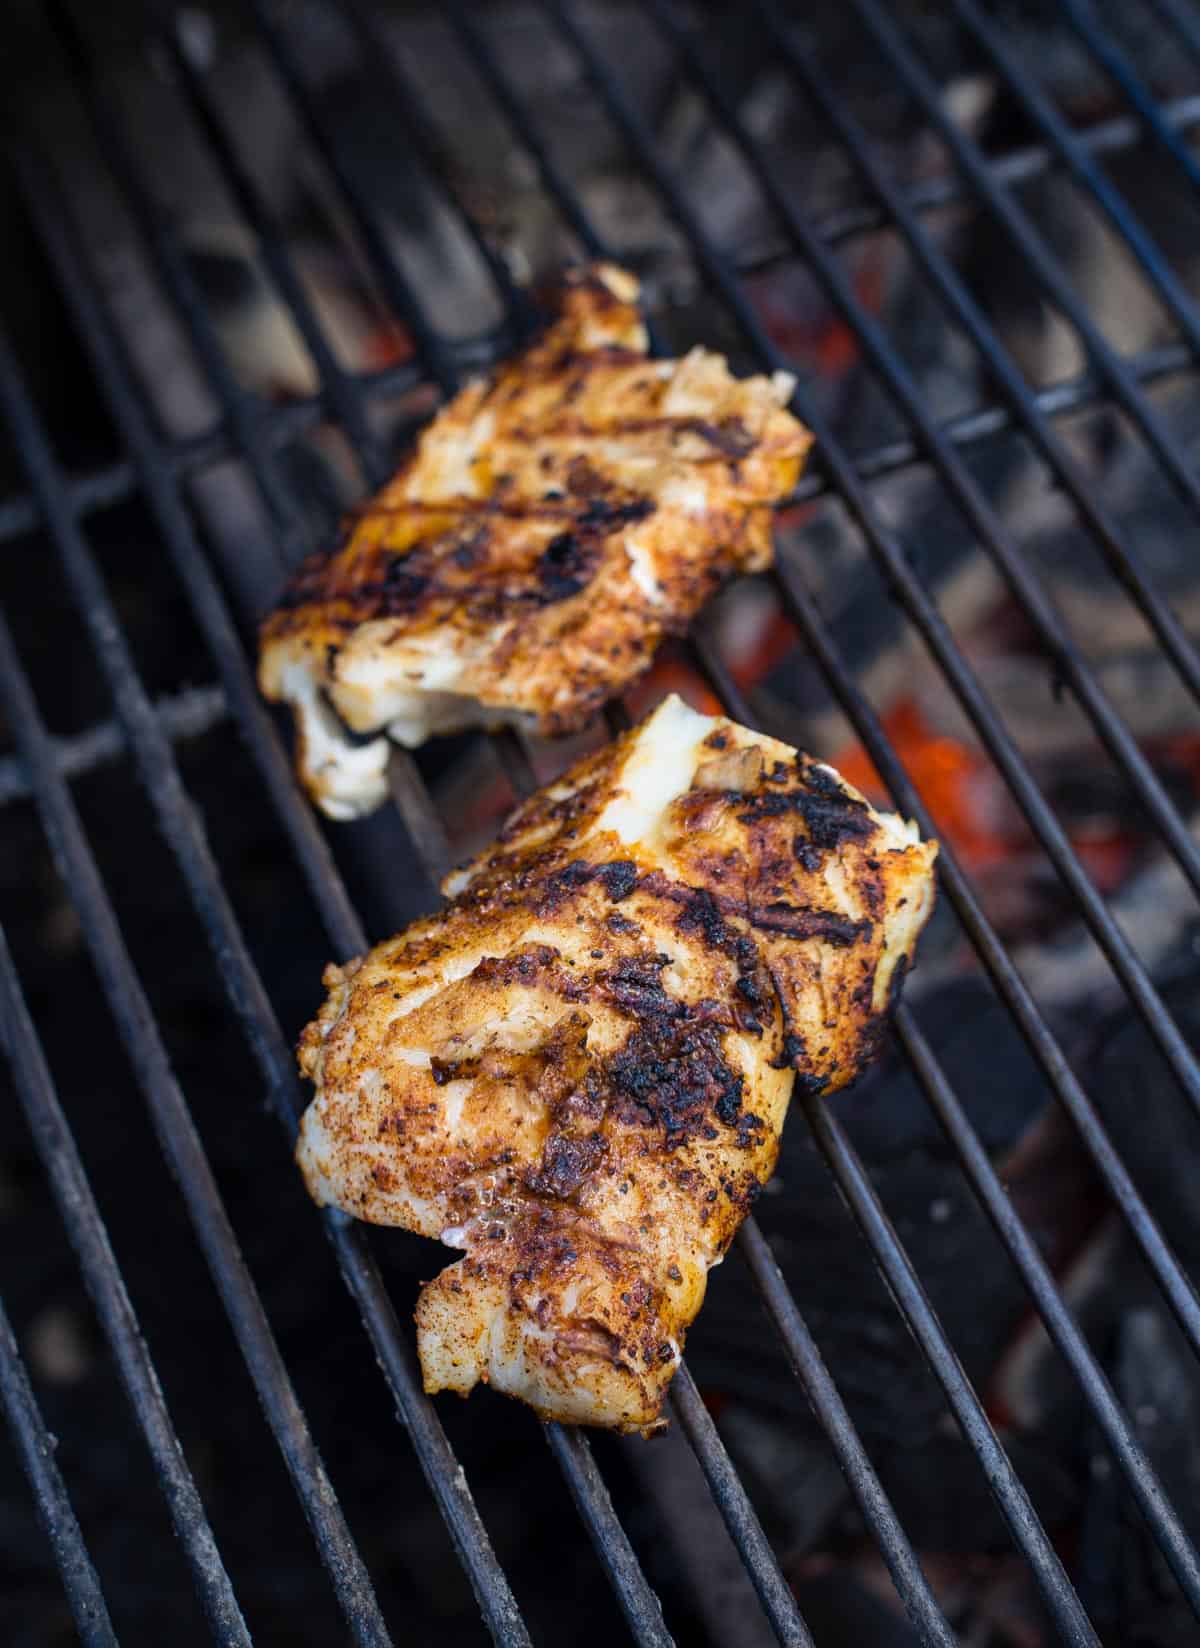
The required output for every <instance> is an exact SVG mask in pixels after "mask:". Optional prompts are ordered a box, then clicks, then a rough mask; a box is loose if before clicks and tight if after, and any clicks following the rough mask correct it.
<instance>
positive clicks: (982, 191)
mask: <svg viewBox="0 0 1200 1648" xmlns="http://www.w3.org/2000/svg"><path fill="white" fill-rule="evenodd" d="M851 4H852V5H853V7H854V10H855V13H856V14H857V16H858V17H859V18H860V20H861V21H862V23H863V26H864V28H866V30H867V31H868V33H869V34H870V36H871V38H872V39H873V40H874V41H875V43H876V45H877V46H878V48H879V50H880V51H881V52H882V53H883V55H884V56H885V58H886V59H887V61H888V63H889V65H890V66H891V67H893V68H894V69H895V70H896V72H897V74H898V76H899V78H900V80H901V81H902V83H903V84H904V85H905V86H906V87H907V88H908V90H909V91H910V93H911V94H912V96H913V97H914V98H915V99H916V101H917V103H918V105H919V107H920V108H921V110H922V113H923V114H924V115H925V116H926V118H927V119H928V120H929V123H930V125H931V126H932V127H933V129H934V130H935V131H936V132H937V133H938V136H939V137H940V138H941V139H942V141H943V142H944V143H945V145H946V147H947V149H948V150H949V152H950V153H951V154H952V155H953V156H954V160H955V163H956V165H957V166H958V167H959V169H960V170H961V171H962V173H963V175H964V176H965V177H966V178H967V179H968V180H969V181H970V182H971V184H972V185H973V186H974V188H975V190H976V192H977V194H978V195H979V197H980V199H981V200H982V201H983V202H984V204H985V205H986V206H987V208H988V210H989V212H990V213H991V214H992V215H993V216H994V217H995V218H996V220H997V221H998V222H999V223H1001V224H1002V225H1003V226H1004V229H1005V232H1006V233H1007V234H1008V235H1009V237H1010V238H1011V239H1012V241H1013V243H1014V245H1015V246H1016V248H1017V251H1018V253H1019V254H1020V256H1021V258H1022V259H1023V261H1024V262H1025V263H1026V264H1027V265H1028V267H1029V268H1030V269H1032V270H1033V272H1034V273H1035V274H1036V275H1037V278H1038V281H1039V283H1040V284H1041V286H1042V288H1043V290H1044V291H1045V292H1046V293H1047V295H1048V296H1049V298H1050V300H1051V301H1052V303H1053V304H1054V306H1055V308H1056V309H1058V310H1060V311H1061V312H1062V314H1063V315H1065V316H1066V318H1067V319H1068V320H1069V321H1070V323H1071V325H1072V326H1073V327H1074V329H1075V331H1076V333H1077V334H1078V336H1079V338H1080V340H1081V342H1082V343H1083V345H1084V347H1085V349H1086V351H1087V354H1088V357H1089V359H1090V361H1091V364H1092V367H1093V369H1094V370H1095V371H1096V373H1097V374H1098V375H1099V376H1100V377H1101V378H1102V379H1103V380H1104V382H1105V383H1106V384H1107V386H1108V389H1109V392H1110V393H1111V395H1112V398H1113V399H1114V400H1115V401H1116V402H1117V404H1118V405H1119V406H1120V407H1121V408H1122V410H1123V411H1124V412H1125V413H1127V415H1128V416H1129V418H1130V419H1131V420H1132V422H1133V423H1134V424H1136V426H1137V427H1138V428H1139V429H1140V430H1141V432H1142V435H1143V437H1144V439H1145V441H1146V443H1147V445H1148V446H1149V447H1150V449H1151V450H1152V451H1153V452H1154V454H1155V456H1156V457H1157V459H1158V461H1159V464H1160V465H1161V467H1162V469H1163V471H1164V473H1165V474H1166V475H1167V476H1168V477H1169V478H1170V480H1171V482H1172V485H1173V486H1174V488H1175V490H1176V491H1177V492H1178V493H1179V496H1180V497H1181V498H1182V499H1183V501H1184V502H1185V503H1186V504H1188V505H1189V507H1191V508H1193V509H1197V510H1200V479H1197V476H1196V473H1195V469H1194V466H1192V465H1190V464H1189V463H1188V460H1187V457H1186V455H1185V454H1184V453H1183V452H1181V451H1180V450H1179V447H1178V445H1177V444H1176V442H1175V441H1174V439H1173V437H1172V436H1171V433H1170V431H1169V430H1168V428H1167V426H1166V424H1165V422H1164V421H1163V419H1162V418H1161V417H1160V415H1159V414H1158V413H1157V412H1156V411H1155V409H1154V408H1153V407H1152V406H1151V404H1150V402H1149V401H1148V400H1147V398H1146V396H1145V395H1144V394H1143V393H1142V392H1141V390H1140V389H1139V388H1138V386H1137V384H1136V383H1134V382H1133V381H1132V380H1131V378H1130V376H1129V373H1128V370H1127V368H1126V366H1125V364H1124V362H1123V361H1122V360H1121V357H1120V356H1119V355H1118V354H1117V352H1116V350H1114V349H1113V348H1112V347H1111V346H1110V344H1109V343H1108V341H1107V339H1106V338H1105V337H1104V334H1103V333H1102V332H1101V330H1100V328H1099V327H1098V326H1097V325H1096V323H1095V322H1094V321H1093V320H1092V318H1091V316H1090V315H1089V314H1088V312H1087V309H1086V307H1085V306H1084V305H1083V303H1081V302H1080V300H1079V298H1078V297H1077V296H1076V294H1075V291H1074V289H1073V287H1072V286H1071V283H1070V281H1069V280H1068V279H1067V277H1066V275H1065V274H1064V272H1063V270H1062V267H1061V265H1060V264H1059V263H1058V261H1057V260H1056V259H1055V258H1054V257H1053V256H1052V254H1051V253H1050V252H1049V251H1048V250H1047V248H1046V244H1045V242H1044V240H1043V239H1042V237H1041V236H1040V235H1039V234H1038V232H1037V230H1036V229H1035V228H1034V226H1033V224H1032V222H1031V221H1030V219H1029V216H1028V214H1027V213H1026V212H1025V211H1024V209H1023V208H1022V207H1021V206H1020V205H1019V203H1018V202H1017V201H1015V200H1014V199H1013V198H1012V197H1011V196H1010V195H1009V194H1007V193H1006V192H1005V191H1004V189H1002V188H1001V187H999V185H997V184H996V182H995V181H994V179H993V178H992V176H991V174H990V173H989V171H988V168H987V164H986V162H985V161H984V158H983V156H982V154H981V153H980V150H979V147H978V145H977V144H976V143H974V142H972V141H971V139H970V138H968V137H967V136H965V134H964V133H963V132H962V130H961V129H960V128H959V127H958V126H957V125H956V124H955V122H954V121H953V120H952V119H951V118H950V116H949V115H948V114H947V113H946V111H945V109H944V108H943V107H942V103H941V99H940V97H939V95H938V89H937V87H936V85H935V84H934V82H933V80H932V78H931V77H930V75H929V74H928V72H927V71H926V69H925V67H924V65H923V64H922V63H921V62H920V61H919V59H918V58H917V56H916V54H915V52H913V51H912V49H911V48H910V47H909V45H908V43H907V41H906V40H905V39H904V37H903V36H902V34H901V33H900V31H899V29H898V28H897V27H896V25H895V24H894V22H893V21H892V19H891V18H890V17H889V16H888V14H887V11H886V9H885V8H884V7H882V6H880V5H879V4H878V3H877V0H851ZM1193 347H1194V345H1193Z"/></svg>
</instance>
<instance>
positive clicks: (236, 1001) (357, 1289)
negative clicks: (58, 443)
mask: <svg viewBox="0 0 1200 1648" xmlns="http://www.w3.org/2000/svg"><path fill="white" fill-rule="evenodd" d="M17 178H18V181H19V183H20V184H21V187H22V196H23V199H24V201H25V204H26V205H27V207H28V208H29V210H30V213H31V215H32V216H33V219H34V222H35V224H36V225H37V229H38V233H39V236H40V238H41V240H42V243H43V246H44V247H45V249H46V252H47V255H48V256H49V257H50V260H51V263H52V265H53V266H54V268H55V272H56V276H57V278H58V280H59V282H60V284H61V287H62V290H63V293H64V296H65V297H66V299H67V301H68V303H69V305H70V306H71V308H72V312H73V314H74V316H75V319H76V321H77V323H78V325H79V331H80V336H81V338H82V339H83V341H84V344H85V346H86V348H87V349H88V351H89V353H90V355H91V358H92V361H93V365H94V367H95V369H96V372H97V377H98V379H99V382H100V386H101V388H102V389H103V391H104V393H105V395H106V397H107V399H108V401H109V405H110V407H111V410H112V412H113V416H114V419H115V421H116V423H117V425H118V427H119V429H120V431H121V434H122V437H123V439H124V440H125V443H126V445H127V446H128V448H129V450H130V452H131V453H132V454H133V456H134V458H135V462H136V463H137V466H138V472H139V476H140V479H141V482H142V485H143V487H144V489H145V491H146V494H147V496H148V498H149V500H150V503H151V506H152V508H153V510H154V513H155V516H156V518H157V520H158V523H159V525H160V527H161V529H162V532H163V536H164V538H165V540H166V543H167V547H168V549H169V550H170V552H171V554H172V557H173V559H174V561H175V564H176V567H177V569H178V571H179V573H180V576H181V578H182V580H183V582H184V585H185V588H186V590H187V592H188V596H189V599H190V600H191V603H192V606H193V610H194V611H195V613H196V616H197V619H198V621H199V622H200V624H201V626H202V628H203V630H204V632H205V635H206V638H207V640H208V643H209V646H210V649H211V651H212V653H213V656H214V660H215V662H216V664H217V666H218V669H219V671H220V673H221V675H222V680H223V683H224V686H225V690H226V693H227V694H228V696H229V699H230V702H231V704H232V705H233V706H234V708H235V713H236V715H237V718H238V721H239V724H240V726H241V728H242V731H243V734H244V736H245V737H246V738H247V741H248V743H249V745H250V748H251V752H252V754H253V756H254V759H255V761H256V763H257V764H258V766H259V768H260V771H261V772H262V774H263V777H264V780H265V782H266V784H267V788H268V791H269V793H270V796H271V800H272V802H273V804H274V805H275V807H276V811H277V812H278V814H279V816H280V819H281V822H282V823H283V825H284V828H285V830H286V831H287V833H288V836H289V838H290V840H291V843H292V846H293V848H294V850H295V852H296V856H297V859H298V861H299V863H300V867H301V869H302V870H303V872H304V874H305V877H306V879H307V880H308V883H309V886H310V888H311V890H312V892H313V894H314V899H315V902H316V903H317V906H318V909H319V911H320V913H321V916H322V919H323V921H324V923H325V925H326V928H327V931H328V932H329V934H330V937H331V940H332V942H333V943H334V945H335V947H336V948H337V950H338V951H339V953H340V955H341V956H342V958H343V959H344V958H346V957H348V956H350V955H354V954H360V953H361V952H362V951H363V950H364V949H365V948H366V939H365V935H364V933H363V931H362V927H361V925H360V923H359V921H358V918H357V916H356V914H355V913H354V911H353V908H352V907H351V905H350V903H349V900H348V898H347V896H346V892H345V888H344V887H343V885H342V883H341V880H340V877H339V875H338V873H337V869H336V866H335V865H334V862H333V859H332V855H331V854H330V853H329V849H328V846H327V844H326V842H325V840H324V837H323V836H322V835H321V833H320V830H319V828H318V827H317V824H316V821H315V819H314V817H313V815H312V812H311V810H310V809H309V808H308V807H307V806H306V805H305V804H304V802H303V801H302V800H301V798H300V796H299V794H298V792H297V790H296V788H295V782H294V779H293V777H292V773H291V768H290V766H289V763H288V761H287V758H286V756H285V755H284V753H283V749H282V746H281V745H280V743H279V740H278V737H277V735H276V733H275V729H274V725H273V723H272V722H271V720H270V718H269V717H268V715H267V713H266V711H265V709H264V707H263V704H262V702H261V700H260V699H259V698H258V696H257V693H256V691H255V688H254V683H253V680H252V678H251V676H250V673H249V669H248V666H247V664H246V659H245V655H244V653H243V652H242V649H241V644H240V642H239V641H238V639H237V634H236V631H235V630H234V628H233V625H232V621H231V620H230V618H229V614H228V612H227V610H226V608H225V605H224V601H223V598H222V596H221V594H220V591H219V589H218V588H217V585H216V582H215V580H214V579H213V577H212V574H211V572H210V570H209V568H208V566H207V563H206V561H205V559H204V556H203V554H202V552H201V550H200V546H199V544H198V543H197V541H196V539H195V536H194V533H193V532H192V529H191V524H190V521H189V519H188V517H187V515H186V513H185V512H184V511H183V509H182V506H181V504H180V502H179V499H178V497H177V496H176V495H175V493H174V491H173V489H172V484H171V478H170V476H169V474H168V472H167V471H166V470H165V469H164V468H163V466H162V465H161V464H160V462H159V461H158V450H157V448H156V446H155V443H154V441H153V438H152V436H151V435H150V433H149V429H148V425H147V422H146V419H145V416H144V414H143V413H142V412H141V410H140V408H139V407H138V403H137V400H136V397H135V395H134V393H133V390H132V387H131V383H130V379H129V372H128V368H127V366H126V365H125V364H124V363H123V362H122V360H121V357H120V353H119V351H118V349H117V347H116V346H115V344H114V342H113V337H112V331H111V325H110V323H109V321H108V318H107V316H106V315H105V313H104V311H103V309H102V307H101V306H100V304H99V302H98V300H97V299H96V296H95V293H94V291H92V290H91V289H90V286H89V282H88V278H87V276H86V274H85V272H84V271H85V264H84V262H83V259H82V257H81V256H80V253H79V250H78V246H77V244H76V243H75V242H74V241H73V239H72V238H70V236H69V234H68V227H67V225H68V221H69V220H68V217H67V214H66V212H65V210H64V209H62V208H61V205H60V204H59V203H56V206H57V209H54V210H52V209H51V208H50V201H51V199H52V196H50V195H49V193H43V190H42V189H41V188H39V186H38V183H39V180H38V178H37V177H36V174H34V173H33V171H32V169H31V167H30V165H29V164H28V162H26V161H21V162H19V163H18V165H17ZM62 509H63V513H64V515H66V524H68V525H69V524H70V518H69V514H67V512H66V506H65V504H63V505H62ZM167 759H168V761H169V752H168V756H167ZM173 822H174V823H176V824H178V825H179V826H180V829H181V831H182V832H183V839H182V840H181V841H180V843H179V847H180V851H181V852H182V851H185V850H189V841H188V836H189V835H191V845H194V844H195V842H196V837H195V834H194V825H195V820H194V816H193V815H192V814H191V813H189V812H184V813H183V814H182V815H179V814H176V815H174V817H173ZM189 825H190V826H192V829H191V830H189ZM175 846H176V842H175V841H174V840H173V841H172V847H173V848H174V847H175ZM199 846H200V849H201V852H200V860H201V862H200V864H199V865H193V868H194V869H195V870H196V872H197V873H196V875H195V879H194V881H193V880H192V879H189V882H188V885H189V893H190V894H191V895H192V901H193V904H194V906H195V908H196V910H197V913H198V914H199V915H200V917H201V920H202V922H203V923H204V925H205V927H206V930H207V931H208V932H209V934H210V941H211V942H212V943H213V948H214V952H215V954H216V957H217V960H218V964H219V967H220V971H221V977H222V981H223V984H224V985H225V988H226V991H227V993H228V994H229V996H230V999H231V1004H232V1006H233V1008H234V1011H235V1013H236V1014H237V1015H238V1017H239V1019H240V1020H241V1021H242V1022H243V1023H244V1024H247V1025H248V1027H249V1030H250V1033H251V1035H252V1036H254V1037H255V1040H254V1041H253V1042H252V1043H251V1045H252V1048H253V1049H254V1051H255V1052H256V1054H261V1053H265V1052H268V1051H269V1052H270V1053H271V1054H272V1058H271V1069H272V1072H274V1075H273V1076H272V1077H269V1083H270V1087H271V1092H272V1096H273V1098H274V1099H275V1100H276V1102H277V1103H278V1101H279V1099H280V1098H281V1096H284V1095H286V1098H285V1104H286V1102H287V1100H290V1101H291V1104H292V1106H293V1107H294V1108H293V1109H292V1112H291V1114H287V1113H286V1111H285V1113H284V1116H283V1120H284V1124H285V1126H286V1128H287V1131H288V1133H289V1136H290V1135H291V1134H292V1133H293V1132H294V1127H295V1117H296V1115H297V1114H298V1107H299V1095H298V1092H297V1089H296V1080H295V1077H294V1075H293V1074H292V1073H291V1065H290V1059H289V1057H288V1054H287V1050H286V1047H285V1046H284V1043H283V1038H282V1034H281V1033H280V1031H279V1027H278V1024H277V1023H276V1022H275V1021H274V1018H273V1013H272V1011H271V1009H270V1006H269V1004H267V1006H266V1016H265V1017H258V1016H256V1014H257V1013H258V1012H259V1011H260V1009H259V1008H258V1006H257V1004H258V1003H260V1002H262V1001H265V996H264V992H263V991H262V987H261V981H260V980H258V977H257V974H256V973H255V972H254V971H253V968H252V966H249V963H248V960H247V958H246V956H245V949H244V945H243V944H242V943H241V941H240V934H238V933H237V929H236V927H233V928H230V927H227V926H226V925H225V923H224V922H223V921H222V919H221V917H222V912H223V911H227V909H228V906H227V901H226V900H225V897H224V893H223V889H222V887H221V882H220V879H219V876H218V874H217V872H216V868H215V866H214V865H212V864H211V861H209V860H208V858H207V853H206V850H205V849H204V848H203V842H202V840H200V842H199ZM178 856H179V854H178V853H177V857H178ZM190 856H191V853H190V850H189V857H190ZM181 862H182V861H181ZM237 957H241V958H242V959H243V961H246V965H247V967H248V968H249V970H248V972H244V971H240V972H239V978H238V979H237V980H236V981H235V980H234V979H233V977H232V974H231V971H230V969H231V967H233V966H234V965H235V964H236V961H235V958H237ZM252 1002H253V1003H254V1004H255V1005H254V1006H251V1003H252ZM260 1028H261V1030H262V1033H263V1036H269V1037H270V1038H271V1046H270V1048H268V1047H267V1046H266V1044H265V1042H264V1041H261V1040H260V1038H259V1036H258V1031H259V1029H260ZM323 1222H324V1225H325V1229H326V1233H327V1235H328V1236H329V1238H330V1240H331V1242H332V1244H333V1247H334V1251H335V1253H336V1256H337V1259H338V1265H339V1268H340V1270H341V1272H342V1275H343V1278H344V1279H345V1281H346V1284H347V1286H348V1287H349V1288H350V1291H351V1292H352V1294H353V1296H354V1299H355V1302H356V1304H357V1305H358V1308H359V1311H360V1313H361V1315H362V1317H363V1321H364V1324H365V1326H366V1327H367V1330H368V1333H369V1334H370V1337H371V1340H372V1344H373V1346H374V1349H375V1352H376V1355H377V1356H378V1358H379V1361H380V1364H381V1366H382V1367H383V1370H384V1373H385V1376H386V1377H387V1380H388V1383H389V1386H390V1388H391V1391H392V1395H393V1397H394V1398H395V1400H396V1403H397V1408H398V1411H399V1413H400V1415H401V1418H402V1422H403V1423H404V1425H405V1428H406V1429H407V1431H408V1434H409V1437H410V1440H411V1441H412V1443H413V1446H414V1449H415V1451H416V1454H417V1458H418V1460H419V1462H420V1465H421V1469H422V1471H423V1473H424V1475H425V1478H426V1481H427V1482H428V1483H429V1486H430V1488H431V1490H432V1492H433V1494H434V1497H435V1499H436V1501H437V1503H438V1507H439V1509H440V1511H441V1513H442V1516H443V1518H444V1520H445V1522H446V1524H447V1526H448V1528H449V1530H450V1533H451V1536H452V1538H453V1540H454V1543H455V1547H456V1549H457V1551H458V1553H459V1556H460V1559H461V1560H462V1561H463V1564H464V1567H465V1568H466V1569H467V1573H468V1576H469V1578H470V1581H471V1585H472V1589H473V1590H474V1592H475V1595H476V1598H477V1600H478V1602H479V1605H480V1609H481V1612H482V1613H483V1616H484V1619H485V1620H486V1622H487V1624H488V1627H489V1629H490V1630H491V1632H492V1635H493V1637H494V1638H495V1640H496V1641H497V1642H498V1643H502V1644H511V1645H512V1648H525V1645H526V1644H528V1641H529V1638H528V1633H527V1632H526V1630H525V1627H524V1624H523V1622H522V1621H521V1618H520V1614H519V1611H518V1609H517V1606H516V1602H515V1600H514V1598H513V1596H512V1593H511V1591H510V1589H509V1586H508V1582H507V1580H506V1579H505V1577H504V1574H503V1571H502V1570H501V1568H500V1566H499V1564H498V1563H497V1561H496V1557H495V1554H494V1552H493V1551H492V1548H491V1542H490V1540H489V1539H488V1536H487V1532H486V1530H485V1529H484V1527H483V1524H482V1521H481V1520H480V1517H479V1513H478V1510H477V1509H476V1506H475V1503H474V1500H473V1498H472V1496H471V1492H470V1489H469V1488H468V1486H467V1484H466V1481H465V1479H464V1477H463V1475H462V1472H461V1470H460V1469H459V1466H458V1462H457V1460H456V1459H455V1457H454V1454H453V1452H452V1450H451V1448H450V1445H449V1442H448V1441H447V1439H446V1435H445V1432H444V1431H443V1429H442V1426H441V1423H440V1421H439V1420H438V1418H437V1415H436V1413H435V1411H434V1409H433V1406H432V1404H431V1403H430V1402H429V1400H428V1399H427V1398H426V1397H425V1396H424V1395H423V1393H422V1391H421V1387H420V1379H419V1376H418V1374H417V1372H416V1370H415V1367H414V1360H413V1356H412V1352H411V1349H410V1348H409V1345H408V1343H407V1341H406V1338H405V1335H404V1333H403V1331H402V1330H401V1328H400V1324H399V1322H398V1321H397V1319H396V1314H395V1311H394V1309H393V1307H392V1305H391V1302H390V1300H389V1299H388V1296H387V1292H386V1289H385V1287H384V1284H383V1280H382V1277H381V1276H380V1274H379V1271H378V1267H377V1266H376V1264H375V1262H374V1260H373V1259H372V1257H371V1254H370V1249H369V1245H368V1243H367V1241H366V1237H365V1234H364V1232H363V1231H362V1229H361V1228H354V1227H352V1226H350V1225H349V1223H348V1222H347V1221H345V1220H344V1219H341V1218H340V1217H332V1216H330V1217H327V1218H326V1219H325V1220H324V1221H323Z"/></svg>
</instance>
